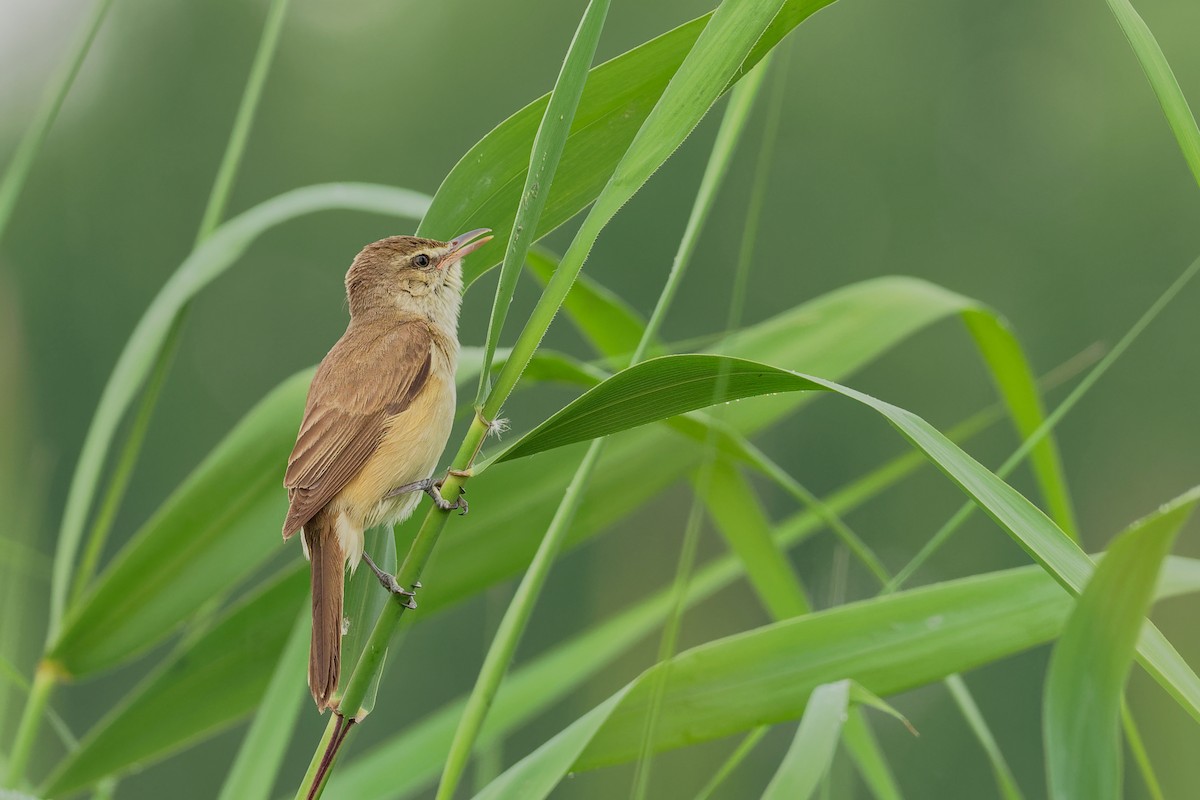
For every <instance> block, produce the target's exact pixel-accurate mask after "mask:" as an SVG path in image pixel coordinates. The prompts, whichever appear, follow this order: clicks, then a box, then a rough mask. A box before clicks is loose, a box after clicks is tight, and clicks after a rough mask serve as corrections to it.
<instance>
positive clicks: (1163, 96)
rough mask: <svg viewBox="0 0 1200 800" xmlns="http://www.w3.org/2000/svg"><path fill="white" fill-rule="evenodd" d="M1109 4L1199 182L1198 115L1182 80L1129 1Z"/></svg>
mask: <svg viewBox="0 0 1200 800" xmlns="http://www.w3.org/2000/svg"><path fill="white" fill-rule="evenodd" d="M1108 7H1109V8H1110V9H1111V10H1112V13H1113V16H1114V17H1116V18H1117V22H1118V23H1119V24H1120V25H1121V30H1123V31H1124V32H1125V37H1126V38H1127V39H1128V40H1129V46H1130V47H1131V48H1133V52H1134V54H1135V55H1136V56H1137V58H1138V61H1139V62H1141V65H1142V70H1143V71H1145V73H1146V78H1147V80H1149V81H1150V86H1151V88H1153V89H1154V94H1155V95H1156V96H1157V97H1158V102H1159V105H1161V106H1162V110H1163V115H1164V116H1166V118H1167V123H1168V124H1170V126H1171V130H1172V131H1173V132H1174V133H1175V140H1176V141H1177V142H1178V143H1179V149H1180V150H1181V151H1182V152H1183V157H1184V160H1186V161H1187V164H1188V167H1189V168H1190V169H1191V171H1192V176H1193V177H1194V178H1195V179H1196V181H1197V183H1200V129H1197V127H1196V118H1195V117H1194V116H1192V110H1191V108H1189V107H1188V102H1187V98H1186V97H1184V94H1183V90H1182V89H1180V88H1179V81H1177V80H1176V79H1175V73H1174V72H1172V71H1171V65H1170V64H1168V63H1167V57H1166V56H1165V55H1163V51H1162V48H1161V47H1159V46H1158V42H1157V41H1156V40H1155V38H1154V34H1153V33H1151V32H1150V28H1149V27H1148V26H1147V25H1146V23H1145V21H1144V20H1143V19H1142V18H1141V17H1140V16H1138V13H1137V11H1135V10H1134V8H1133V6H1132V5H1131V4H1130V2H1129V0H1108Z"/></svg>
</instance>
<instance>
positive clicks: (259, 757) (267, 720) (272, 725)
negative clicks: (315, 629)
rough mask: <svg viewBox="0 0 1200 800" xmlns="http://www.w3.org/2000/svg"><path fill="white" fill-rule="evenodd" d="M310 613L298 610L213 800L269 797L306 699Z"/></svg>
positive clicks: (261, 798) (250, 799)
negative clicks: (298, 612) (217, 793)
mask: <svg viewBox="0 0 1200 800" xmlns="http://www.w3.org/2000/svg"><path fill="white" fill-rule="evenodd" d="M311 631H312V615H311V613H310V612H309V610H308V609H307V608H305V609H303V610H301V612H300V614H299V616H297V617H296V622H295V624H294V625H293V626H292V633H291V635H290V636H289V637H288V640H287V644H285V645H284V647H283V654H282V655H280V657H279V661H278V663H277V664H276V665H275V672H274V674H273V675H272V676H271V682H270V684H268V685H267V690H266V692H265V693H264V694H263V696H262V702H261V703H260V704H259V707H258V713H257V714H255V715H254V721H253V722H252V723H250V728H249V730H247V731H246V736H245V738H244V739H243V740H242V746H241V747H240V748H239V749H238V753H237V757H236V758H235V759H234V761H233V766H231V767H230V769H229V775H228V776H227V777H226V778H225V783H224V784H222V785H221V794H220V795H218V797H217V800H268V799H269V798H270V796H271V787H272V785H274V783H275V775H276V773H278V772H279V765H280V764H281V763H282V762H283V757H284V754H285V753H286V752H287V745H288V742H289V741H290V739H291V735H290V734H291V732H292V729H293V728H294V727H295V725H296V719H297V718H298V717H299V716H300V708H301V706H302V705H304V701H305V700H306V699H307V697H308V693H307V692H305V690H304V689H305V686H304V682H303V679H302V676H303V675H304V674H305V664H306V663H307V661H308V639H309V634H310V633H311Z"/></svg>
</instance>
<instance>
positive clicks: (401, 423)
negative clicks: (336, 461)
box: [337, 370, 455, 529]
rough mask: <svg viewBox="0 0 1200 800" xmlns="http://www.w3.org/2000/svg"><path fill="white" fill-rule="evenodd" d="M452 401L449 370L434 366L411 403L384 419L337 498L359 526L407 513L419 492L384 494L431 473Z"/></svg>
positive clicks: (451, 419) (447, 425) (445, 432)
mask: <svg viewBox="0 0 1200 800" xmlns="http://www.w3.org/2000/svg"><path fill="white" fill-rule="evenodd" d="M454 406H455V391H454V379H453V373H450V374H449V375H446V374H445V373H444V371H443V370H435V371H434V373H433V374H431V375H430V376H429V379H428V381H427V383H426V384H425V387H424V388H423V389H422V390H421V392H420V393H418V395H417V396H416V397H415V398H414V399H413V402H412V403H411V404H410V405H409V406H408V407H407V408H406V409H404V410H403V411H401V412H400V413H399V414H396V415H395V416H393V417H391V418H390V419H389V420H387V422H386V423H385V424H384V433H383V438H382V439H381V440H380V442H379V446H378V447H376V449H375V452H374V453H372V454H371V457H370V458H369V459H368V460H367V463H366V464H365V465H364V466H363V469H362V471H361V472H360V473H359V474H358V476H356V477H355V478H354V479H353V480H351V481H350V483H348V484H347V485H346V487H345V488H344V489H343V490H342V491H341V492H340V493H339V495H338V498H337V499H338V501H339V505H341V506H342V508H343V509H344V511H345V512H346V513H347V514H348V515H349V516H351V517H352V518H354V519H355V521H356V522H361V524H362V527H363V528H364V529H365V528H371V527H374V526H376V525H381V524H383V523H395V522H399V521H402V520H403V519H405V518H407V517H408V515H409V514H411V513H412V509H413V507H414V506H416V504H417V502H419V500H420V497H421V495H420V493H410V494H407V495H401V496H398V497H394V498H391V499H388V500H385V499H384V496H385V495H387V494H388V492H390V491H391V490H392V489H394V488H396V487H397V486H403V485H404V484H406V483H413V482H414V481H419V480H421V479H423V478H428V477H429V476H430V475H432V474H433V471H434V470H435V469H436V468H437V465H438V459H439V458H440V457H441V455H442V450H443V449H444V448H445V446H446V440H447V439H449V438H450V429H451V427H452V425H453V423H454Z"/></svg>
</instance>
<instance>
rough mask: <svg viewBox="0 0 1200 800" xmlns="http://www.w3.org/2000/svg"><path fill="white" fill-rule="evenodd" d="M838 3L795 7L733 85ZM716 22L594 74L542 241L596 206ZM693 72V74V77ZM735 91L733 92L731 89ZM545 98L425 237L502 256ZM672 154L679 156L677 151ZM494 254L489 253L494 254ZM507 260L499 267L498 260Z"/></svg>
mask: <svg viewBox="0 0 1200 800" xmlns="http://www.w3.org/2000/svg"><path fill="white" fill-rule="evenodd" d="M830 2H832V0H788V2H786V3H783V4H782V7H781V10H780V11H779V13H778V14H777V15H776V16H775V18H774V20H773V21H772V22H771V24H770V25H768V26H767V28H766V30H765V31H764V32H763V34H762V36H761V37H759V39H758V41H757V42H756V43H755V44H754V46H753V47H752V48H750V50H749V52H748V53H747V55H746V56H745V58H744V59H743V60H742V62H741V65H740V67H739V68H738V69H736V70H735V71H734V73H733V74H732V76H731V77H730V80H729V83H728V85H732V84H733V83H735V82H736V81H737V80H739V79H740V78H741V77H742V76H743V75H745V74H746V73H747V72H749V71H750V70H751V69H752V68H753V67H754V65H755V64H757V63H758V62H759V60H760V59H762V57H763V56H764V55H766V54H767V53H768V52H770V50H771V49H772V48H773V47H775V45H777V44H778V43H779V42H780V41H781V40H782V39H783V37H784V36H786V35H787V34H788V33H789V32H790V31H791V30H792V29H793V28H795V27H796V26H797V25H799V24H800V23H801V22H803V21H804V20H806V19H807V18H808V17H810V16H812V15H813V14H814V13H816V12H817V11H819V10H820V9H821V8H824V7H825V6H826V5H829V3H830ZM711 18H712V14H706V15H704V16H702V17H699V18H697V19H694V20H691V21H690V22H687V23H685V24H683V25H681V26H679V27H678V28H675V29H674V30H671V31H668V32H667V33H664V34H662V35H661V36H658V37H656V38H654V39H652V40H651V41H649V42H646V43H645V44H642V45H640V46H639V47H636V48H634V49H633V50H630V51H629V52H627V53H624V54H623V55H620V56H618V57H617V58H614V59H612V60H611V61H608V62H606V63H604V64H601V65H600V66H597V67H595V68H594V69H592V71H591V73H590V74H589V75H588V80H587V86H586V87H585V88H584V92H583V97H582V99H581V100H580V102H579V108H578V111H577V112H576V114H575V124H574V125H573V126H572V129H571V132H570V135H569V136H568V138H567V144H566V148H565V149H564V151H563V155H562V160H561V161H560V163H559V167H558V170H557V173H556V177H555V181H554V186H553V188H552V190H551V191H550V193H549V197H548V200H547V203H546V208H545V210H544V212H543V214H542V217H541V224H540V225H539V226H538V230H537V231H536V232H535V234H534V236H535V238H537V237H541V236H543V235H544V234H546V233H547V232H549V231H551V230H553V229H554V228H556V227H558V226H559V225H561V224H563V223H564V222H566V221H567V220H568V219H570V218H571V217H573V216H574V215H575V214H577V213H579V212H580V211H582V210H583V209H584V208H586V207H587V206H588V204H589V203H591V202H592V201H594V200H595V199H596V198H597V196H598V195H599V194H600V192H601V190H602V189H603V188H604V187H605V185H606V184H607V183H608V181H609V178H610V176H612V174H613V171H614V169H615V168H616V166H617V163H618V162H619V161H620V160H621V159H622V157H623V156H624V155H625V153H626V152H627V151H628V150H629V147H630V143H631V142H632V141H633V139H634V137H635V135H636V134H637V132H638V131H639V130H640V129H641V127H642V125H643V123H644V122H645V120H646V119H647V117H648V115H649V114H650V112H651V109H653V108H654V107H655V105H656V104H657V103H658V101H659V99H660V98H661V96H662V95H663V93H664V90H665V89H666V87H667V85H668V82H669V81H670V80H671V79H672V77H673V76H674V75H675V74H677V73H679V72H681V70H680V66H681V64H682V63H683V61H684V59H685V58H687V57H688V56H689V55H690V53H691V51H692V50H693V47H694V45H695V44H696V42H697V39H698V38H699V37H700V35H701V34H702V33H703V32H704V31H705V30H706V29H707V28H708V23H709V21H710V20H711ZM691 69H692V68H691V66H689V68H688V71H689V72H690V71H691ZM728 85H727V87H726V88H728ZM548 99H549V95H546V96H543V97H541V98H539V99H538V100H535V101H534V102H532V103H530V104H529V105H528V106H526V107H525V108H523V109H521V110H520V111H517V112H516V113H515V114H513V115H512V116H511V117H509V118H508V119H507V120H505V121H504V122H502V123H500V124H499V125H498V126H496V128H495V129H493V130H492V131H491V132H490V133H488V135H487V136H485V137H484V138H483V139H482V140H480V141H479V143H477V144H476V145H475V146H474V147H472V148H471V149H470V150H469V151H467V153H466V154H465V155H464V156H463V157H462V158H461V159H460V160H459V162H458V164H457V165H455V167H454V169H452V170H451V171H450V173H449V174H448V175H447V176H446V179H445V180H444V181H443V182H442V185H441V187H439V189H438V191H437V195H436V197H435V199H434V203H433V206H432V207H431V208H430V210H429V213H428V214H427V215H426V217H425V219H424V220H422V222H421V227H420V229H419V232H420V233H421V235H430V236H453V235H455V234H456V233H458V232H460V231H464V230H469V229H470V228H473V227H480V226H487V227H491V228H493V229H495V231H496V232H497V235H496V245H497V246H496V247H494V248H488V250H490V251H492V252H494V253H500V252H504V249H503V248H500V247H499V245H501V244H505V245H506V242H505V239H506V237H507V236H508V234H509V231H510V230H511V229H512V224H513V219H514V217H515V214H516V209H517V206H518V204H519V202H520V193H521V187H522V186H523V185H524V183H525V173H526V171H527V170H528V168H529V160H528V158H527V157H526V154H527V153H528V152H529V151H530V146H531V144H532V142H533V138H534V136H535V134H536V131H537V127H538V125H539V123H540V122H541V119H542V117H543V115H544V113H545V108H546V103H547V101H548ZM672 149H673V148H672ZM485 252H487V251H481V254H482V253H485ZM498 260H499V259H497V261H498ZM495 264H496V261H491V262H489V261H488V260H487V258H486V257H480V258H476V259H472V260H471V261H470V262H469V263H468V264H467V266H466V275H465V279H466V283H467V285H468V287H469V286H470V285H471V284H472V283H473V282H474V281H475V280H477V279H478V278H479V276H480V275H482V274H483V273H485V272H486V271H487V270H489V269H491V268H492V267H493V266H495Z"/></svg>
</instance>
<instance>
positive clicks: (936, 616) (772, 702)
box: [479, 558, 1200, 800]
mask: <svg viewBox="0 0 1200 800" xmlns="http://www.w3.org/2000/svg"><path fill="white" fill-rule="evenodd" d="M1197 590H1200V561H1195V560H1191V559H1182V558H1171V559H1169V560H1168V562H1167V569H1166V570H1165V572H1164V579H1163V581H1162V582H1161V583H1160V585H1159V587H1158V589H1157V591H1158V596H1159V597H1166V596H1171V595H1173V594H1175V593H1177V592H1184V591H1197ZM1072 606H1073V601H1072V598H1071V596H1070V595H1069V594H1068V593H1066V592H1064V591H1063V590H1062V588H1061V587H1060V586H1058V585H1057V584H1056V583H1055V582H1054V581H1053V579H1051V578H1050V577H1049V576H1048V575H1047V574H1046V573H1045V572H1043V571H1042V570H1040V569H1038V568H1036V567H1023V568H1020V569H1015V570H1007V571H1004V572H997V573H991V574H987V575H976V576H972V577H969V578H963V579H960V580H956V581H949V582H947V583H942V584H936V585H933V586H928V587H922V588H920V589H914V590H911V591H907V592H901V593H897V594H892V595H887V596H883V597H876V598H872V599H870V600H864V601H860V602H856V603H851V604H849V605H844V606H838V607H836V608H832V609H829V610H827V611H822V612H818V613H816V614H810V615H806V616H803V617H797V618H795V619H792V620H787V621H784V622H778V623H775V624H772V625H768V626H765V627H762V628H758V629H755V630H752V631H748V632H744V633H740V634H737V635H734V636H731V637H728V638H725V639H720V640H717V641H715V642H709V643H707V644H704V645H701V646H699V647H696V648H693V649H692V650H688V651H685V652H683V653H681V654H679V655H678V656H676V657H675V658H674V659H672V660H671V661H670V662H668V663H666V664H659V665H656V666H655V667H653V668H651V669H650V670H647V671H646V672H644V673H642V675H641V676H640V677H639V678H638V679H636V680H635V681H634V682H633V683H631V684H629V685H628V686H626V687H625V688H623V689H622V690H621V691H620V692H618V693H617V694H615V695H614V696H613V697H611V698H609V699H608V700H606V701H605V702H604V703H602V704H601V705H600V706H598V707H597V708H595V709H593V710H592V711H591V712H589V713H588V714H587V715H585V716H584V717H582V718H580V719H579V720H577V721H576V722H575V723H573V724H572V725H571V726H570V727H568V728H567V729H566V730H564V731H563V732H562V733H560V734H559V735H558V736H556V737H554V738H553V739H551V740H549V741H548V742H546V743H545V744H543V745H542V746H541V747H540V748H538V749H537V750H536V751H534V752H533V753H532V754H530V755H529V756H527V757H526V758H525V759H523V760H522V761H520V762H518V763H517V764H516V765H514V766H513V767H511V768H510V769H509V770H508V771H507V772H506V773H505V774H504V775H502V776H501V777H500V778H499V779H498V780H497V781H495V782H493V783H492V784H491V785H490V786H488V787H487V788H486V789H485V790H484V791H483V792H481V793H480V794H479V797H480V798H491V799H494V798H502V797H504V798H507V797H513V798H517V797H519V798H522V800H528V799H531V798H537V797H544V796H545V794H546V793H548V792H549V791H550V790H551V789H553V787H554V786H555V785H556V784H557V783H558V781H559V780H561V779H562V777H563V776H564V775H566V773H567V772H568V771H570V770H582V769H591V768H595V767H600V766H607V765H611V764H618V763H623V762H627V761H630V760H632V759H634V758H637V756H638V754H639V734H640V732H641V730H642V725H643V722H644V720H645V715H646V712H647V710H648V708H649V701H650V694H651V689H652V687H653V685H654V682H655V672H656V671H658V670H668V671H669V674H668V678H667V680H666V682H665V683H666V690H665V693H664V696H663V704H662V710H661V714H660V718H659V722H658V726H657V729H656V730H657V738H656V741H655V748H656V749H659V750H665V749H669V748H674V747H680V746H684V745H689V744H695V743H697V742H701V741H707V740H710V739H715V738H719V737H722V736H727V735H730V734H733V733H737V732H738V731H744V730H748V729H750V728H755V727H759V726H761V725H768V724H773V723H778V722H783V721H786V720H789V719H795V718H797V717H799V716H800V714H801V713H802V712H803V710H804V706H805V704H806V702H807V700H808V696H809V694H810V693H811V692H812V690H813V689H815V688H816V687H817V686H819V685H821V684H823V683H829V682H831V681H833V680H840V678H838V676H839V675H840V676H843V677H844V676H850V678H851V679H852V680H855V681H857V682H858V683H861V684H862V685H863V687H865V688H866V689H867V690H869V691H870V692H873V693H875V694H877V695H889V694H895V693H897V692H902V691H906V690H909V689H912V688H915V687H917V686H922V685H925V684H928V683H931V682H933V681H936V680H939V679H940V678H943V677H945V676H946V675H948V674H952V673H954V672H960V671H963V670H966V669H970V668H973V667H976V666H979V665H982V664H986V663H990V662H992V661H995V660H997V659H1000V658H1004V657H1005V656H1008V655H1012V654H1014V653H1017V652H1020V651H1022V650H1025V649H1028V648H1030V647H1033V646H1035V645H1038V644H1041V643H1043V642H1046V641H1049V640H1051V639H1053V638H1054V637H1055V636H1057V635H1058V634H1059V632H1060V631H1061V630H1062V627H1063V625H1064V624H1065V622H1066V619H1067V617H1068V615H1069V614H1070V611H1071V608H1072Z"/></svg>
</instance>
